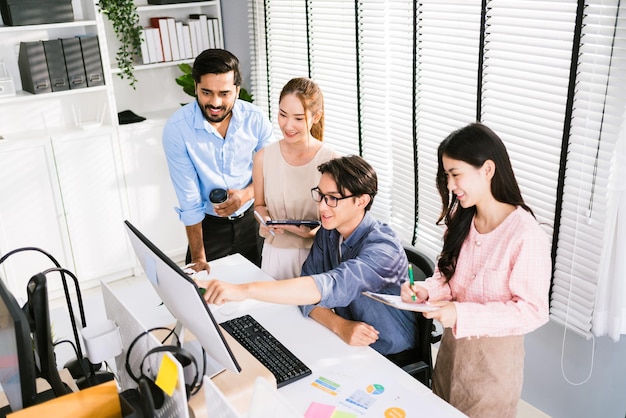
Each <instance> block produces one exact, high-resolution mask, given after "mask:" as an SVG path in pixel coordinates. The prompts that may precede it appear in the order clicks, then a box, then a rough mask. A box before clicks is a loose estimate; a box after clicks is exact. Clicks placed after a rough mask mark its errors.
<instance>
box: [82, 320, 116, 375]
mask: <svg viewBox="0 0 626 418" xmlns="http://www.w3.org/2000/svg"><path fill="white" fill-rule="evenodd" d="M81 334H82V336H83V341H85V348H86V350H87V358H88V359H89V361H90V362H91V363H92V364H97V363H100V362H102V361H104V360H107V359H110V358H113V357H115V356H117V355H119V354H120V353H121V352H122V339H121V337H120V329H119V328H118V326H117V325H116V324H115V322H113V321H111V320H106V321H104V322H101V323H99V324H96V325H94V326H88V327H85V328H83V329H82V330H81Z"/></svg>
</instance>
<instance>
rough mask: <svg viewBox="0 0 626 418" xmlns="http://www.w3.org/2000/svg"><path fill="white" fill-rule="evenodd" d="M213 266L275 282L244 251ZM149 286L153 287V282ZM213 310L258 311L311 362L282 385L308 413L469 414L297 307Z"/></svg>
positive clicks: (232, 275) (233, 277)
mask: <svg viewBox="0 0 626 418" xmlns="http://www.w3.org/2000/svg"><path fill="white" fill-rule="evenodd" d="M210 265H211V273H210V274H209V278H216V279H220V280H223V281H228V282H231V283H244V282H249V281H260V280H273V279H272V278H270V277H269V276H267V275H266V274H264V273H263V272H262V271H261V270H260V269H259V268H257V267H256V266H255V265H254V264H252V263H250V262H249V261H248V260H246V259H245V258H244V257H242V256H240V255H239V254H236V255H232V256H229V257H225V258H222V259H220V260H216V261H213V262H211V263H210ZM146 285H147V286H149V284H148V282H147V280H146ZM142 293H143V294H144V295H146V297H154V296H156V293H154V295H152V296H149V295H148V293H149V291H147V292H142ZM133 295H134V297H135V298H136V297H137V295H138V293H137V292H133ZM134 303H135V304H136V299H135V302H134ZM212 311H213V314H214V316H215V319H216V320H217V322H218V323H219V322H223V321H225V320H227V319H230V318H234V317H237V316H241V315H244V314H250V315H252V316H253V317H254V318H255V319H256V320H257V321H258V322H259V323H261V325H263V326H264V327H265V328H266V329H267V330H268V331H270V332H271V333H272V334H273V335H274V336H275V337H276V338H278V340H280V341H281V342H282V343H283V344H284V345H285V346H286V347H287V348H288V349H289V350H291V351H292V352H293V353H294V354H295V355H296V356H297V357H299V358H300V359H301V360H302V361H303V362H304V363H305V364H306V365H307V366H309V368H310V369H311V370H312V372H313V373H312V374H311V375H310V376H307V377H305V378H303V379H301V380H299V381H297V382H294V383H291V384H289V385H287V386H284V387H282V388H280V389H279V393H281V394H282V395H283V396H284V397H285V398H287V399H288V400H289V401H290V402H291V403H292V404H293V406H294V407H295V409H296V410H297V411H299V412H300V413H302V414H303V415H304V413H305V412H306V411H307V409H308V408H309V407H310V406H311V404H312V403H313V402H315V403H319V404H323V405H333V406H335V407H336V410H337V411H343V412H347V413H353V414H355V415H356V416H358V417H361V416H364V417H385V418H401V417H417V416H420V417H421V416H432V417H464V416H465V415H464V414H462V413H461V412H459V411H458V410H456V409H455V408H453V407H452V406H450V405H449V404H448V403H446V402H444V401H443V400H441V399H440V398H439V397H437V396H436V395H434V394H433V393H432V392H431V391H430V389H428V388H427V387H426V386H424V385H422V384H421V383H420V382H418V381H417V380H415V379H414V378H412V377H411V376H410V375H409V374H407V373H405V372H404V371H403V370H402V369H400V368H399V367H397V366H396V365H394V364H393V363H391V362H390V361H388V360H387V359H386V358H385V357H383V356H381V355H380V354H378V353H377V352H376V351H375V350H373V349H371V348H369V347H353V346H349V345H347V344H346V343H344V342H343V341H342V340H341V339H340V338H339V337H337V336H336V335H335V334H334V333H332V332H331V331H330V330H328V329H327V328H326V327H324V326H322V325H320V324H319V323H318V322H316V321H314V320H312V319H310V318H305V317H303V316H302V314H301V312H300V310H299V309H298V308H297V307H296V306H289V305H277V304H271V303H265V302H259V301H254V300H247V301H244V302H240V303H227V304H226V305H224V306H222V307H216V308H215V309H212ZM137 314H138V316H139V317H140V318H139V319H140V320H142V321H143V320H144V318H145V319H146V320H147V321H148V322H150V321H152V322H153V323H145V322H144V325H146V326H155V325H163V324H164V323H168V322H167V321H165V322H164V321H163V320H161V321H160V322H161V323H160V324H155V323H154V321H155V316H154V315H153V314H152V313H150V312H145V311H144V312H141V313H139V312H137ZM157 317H158V315H157ZM149 318H151V319H149ZM321 382H323V384H320V383H321ZM353 402H356V403H360V404H363V405H364V406H357V405H356V404H355V403H353ZM392 408H398V410H397V411H395V410H393V409H392ZM401 411H404V414H402V412H401Z"/></svg>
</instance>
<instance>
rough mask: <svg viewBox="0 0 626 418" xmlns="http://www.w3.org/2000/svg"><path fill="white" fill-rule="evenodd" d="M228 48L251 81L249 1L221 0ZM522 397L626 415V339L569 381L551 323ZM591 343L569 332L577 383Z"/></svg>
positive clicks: (567, 415) (600, 346) (581, 413)
mask: <svg viewBox="0 0 626 418" xmlns="http://www.w3.org/2000/svg"><path fill="white" fill-rule="evenodd" d="M222 17H223V19H224V37H225V46H226V49H228V50H230V51H231V52H232V53H234V54H235V55H236V56H237V57H238V58H239V60H240V62H241V69H242V73H243V74H242V76H243V77H244V81H243V85H244V86H249V85H250V52H249V51H250V44H249V40H248V30H247V3H246V0H227V1H222ZM525 341H526V343H525V346H526V365H525V371H524V375H525V381H524V389H523V393H522V399H524V400H525V401H526V402H528V403H530V404H531V405H533V406H534V407H536V408H538V409H540V410H542V411H543V412H545V413H546V414H548V415H550V416H551V417H552V418H596V417H598V418H600V417H601V418H624V417H625V416H626V339H625V338H622V340H620V341H619V342H617V343H614V342H613V341H611V340H610V339H608V338H599V339H596V342H595V344H596V348H595V356H594V358H593V371H592V375H591V378H590V379H589V380H588V381H587V382H586V383H584V384H582V385H571V384H569V383H568V382H567V381H566V380H565V378H564V377H563V375H562V373H561V346H562V341H563V328H562V327H561V326H560V325H558V324H554V323H552V322H550V323H548V324H546V325H545V326H543V327H542V328H540V329H539V330H537V331H535V332H533V333H531V334H529V335H528V336H526V340H525ZM591 350H592V342H591V341H586V340H585V339H583V338H581V337H578V336H577V335H575V334H572V333H568V334H567V338H566V344H565V357H564V362H563V364H564V370H565V375H566V377H567V378H568V379H569V380H570V381H572V382H574V383H576V382H582V381H584V380H585V378H586V377H587V375H588V373H589V370H590V368H591V367H592V365H591V362H592V358H591Z"/></svg>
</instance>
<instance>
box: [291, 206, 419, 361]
mask: <svg viewBox="0 0 626 418" xmlns="http://www.w3.org/2000/svg"><path fill="white" fill-rule="evenodd" d="M339 238H340V236H339V232H337V230H330V231H329V230H325V229H324V228H320V230H319V231H318V232H317V235H316V236H315V242H314V243H313V247H312V248H311V252H310V253H309V256H308V257H307V259H306V261H305V262H304V265H303V266H302V276H312V277H313V280H315V283H316V284H317V287H318V288H319V290H320V293H321V294H322V299H321V301H320V302H319V304H318V305H306V306H301V307H300V309H301V310H302V312H303V314H304V315H309V313H310V312H311V311H312V310H313V308H315V306H322V307H326V308H331V309H334V310H335V313H336V314H338V315H340V316H342V317H344V318H346V319H349V320H354V321H361V322H365V323H367V324H369V325H371V326H373V327H374V328H376V329H377V330H378V331H379V333H380V334H379V338H378V341H376V342H375V343H374V344H372V346H371V347H372V348H374V349H375V350H377V351H378V352H380V353H381V354H394V353H399V352H401V351H404V350H408V349H410V348H412V347H413V346H414V345H415V341H416V339H415V336H416V327H417V322H416V318H415V314H414V313H413V312H408V311H403V310H400V309H395V308H393V307H390V306H387V305H384V304H382V303H380V302H377V301H375V300H373V299H371V298H368V297H367V296H363V295H362V294H361V292H363V291H366V290H369V291H372V292H378V293H389V294H394V295H399V294H400V285H401V284H402V283H403V282H404V281H405V280H406V279H407V277H408V261H407V258H406V254H405V252H404V247H403V246H402V243H401V241H400V239H399V238H398V237H397V236H396V234H395V232H394V231H393V230H392V229H391V227H389V226H388V225H386V224H384V223H381V222H379V221H377V220H375V219H374V218H373V217H372V216H371V215H370V214H369V212H368V213H366V214H365V217H364V218H363V220H362V221H361V223H360V224H359V226H358V227H357V228H356V229H355V230H354V232H353V233H352V234H351V235H350V236H349V237H348V239H347V240H345V241H344V242H343V243H342V244H341V258H340V256H339Z"/></svg>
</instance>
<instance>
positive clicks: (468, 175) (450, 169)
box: [441, 155, 494, 208]
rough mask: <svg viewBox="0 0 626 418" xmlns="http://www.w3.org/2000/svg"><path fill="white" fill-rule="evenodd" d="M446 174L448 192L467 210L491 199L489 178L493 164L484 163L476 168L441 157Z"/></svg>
mask: <svg viewBox="0 0 626 418" xmlns="http://www.w3.org/2000/svg"><path fill="white" fill-rule="evenodd" d="M441 160H442V163H443V168H444V171H445V173H446V179H447V183H448V190H449V191H450V192H451V193H453V194H454V195H456V198H457V200H458V202H459V204H460V205H461V206H462V207H464V208H469V207H472V206H475V205H478V204H480V202H481V201H483V200H484V199H485V198H486V197H491V177H492V175H493V169H494V166H493V162H492V161H491V160H487V161H485V163H484V164H483V165H482V167H479V168H476V167H474V166H473V165H471V164H468V163H466V162H465V161H461V160H454V159H451V158H448V157H447V156H446V155H443V157H442V159H441Z"/></svg>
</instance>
